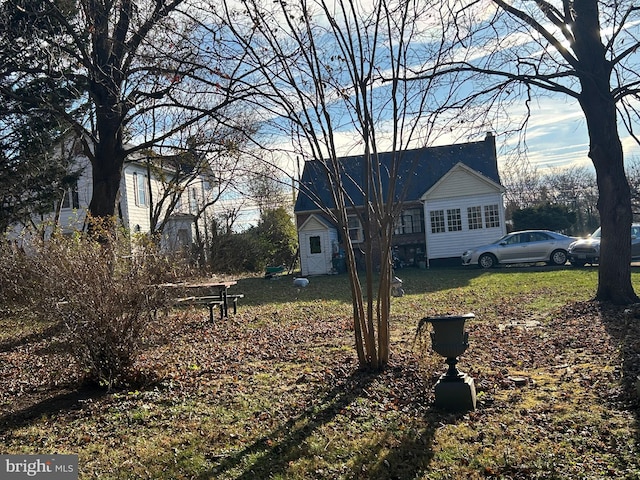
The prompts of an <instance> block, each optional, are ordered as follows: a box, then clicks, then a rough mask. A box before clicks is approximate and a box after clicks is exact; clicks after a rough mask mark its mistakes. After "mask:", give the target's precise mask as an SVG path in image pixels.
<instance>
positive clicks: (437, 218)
mask: <svg viewBox="0 0 640 480" xmlns="http://www.w3.org/2000/svg"><path fill="white" fill-rule="evenodd" d="M429 220H430V221H431V233H444V232H445V224H444V210H431V211H429Z"/></svg>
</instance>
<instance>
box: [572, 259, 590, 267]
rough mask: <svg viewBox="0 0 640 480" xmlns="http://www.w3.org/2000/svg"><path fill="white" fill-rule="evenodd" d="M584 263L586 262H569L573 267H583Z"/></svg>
mask: <svg viewBox="0 0 640 480" xmlns="http://www.w3.org/2000/svg"><path fill="white" fill-rule="evenodd" d="M586 263H587V262H585V261H584V260H573V261H572V262H571V265H573V266H574V267H584V266H585V265H586Z"/></svg>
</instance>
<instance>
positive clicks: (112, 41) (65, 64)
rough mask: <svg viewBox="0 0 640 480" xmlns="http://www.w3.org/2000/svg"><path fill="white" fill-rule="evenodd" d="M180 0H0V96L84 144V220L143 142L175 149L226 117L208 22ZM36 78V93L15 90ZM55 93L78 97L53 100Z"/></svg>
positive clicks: (229, 93)
mask: <svg viewBox="0 0 640 480" xmlns="http://www.w3.org/2000/svg"><path fill="white" fill-rule="evenodd" d="M202 7H203V4H202V3H200V2H191V1H190V0H120V1H116V2H114V1H111V0H71V1H68V0H7V1H5V2H2V5H0V25H2V31H3V38H2V40H0V41H1V42H2V49H1V52H2V58H0V71H3V72H9V75H8V77H6V78H5V81H4V82H2V83H1V84H0V96H1V97H2V98H3V99H10V100H11V101H13V102H20V103H21V104H22V105H23V106H24V109H28V110H29V111H30V112H32V113H33V114H35V115H37V114H38V112H40V113H41V114H43V115H46V116H47V117H53V118H58V119H60V120H61V121H64V122H65V123H66V124H67V125H70V128H72V129H73V131H74V132H75V135H76V136H77V137H78V138H80V139H81V140H82V141H83V142H84V153H85V154H86V155H87V156H88V158H89V159H90V161H91V165H92V172H93V197H92V199H91V203H90V206H89V212H90V214H91V215H92V216H94V217H114V216H115V214H116V203H117V199H118V194H119V187H120V180H121V175H122V168H123V165H124V163H125V161H127V159H128V158H130V156H131V155H132V154H134V153H136V152H143V151H145V150H148V149H150V148H153V149H154V150H155V151H156V152H158V153H159V154H164V151H165V149H169V151H171V152H173V153H175V149H176V148H180V145H184V144H185V142H184V139H186V138H193V137H198V136H205V137H206V136H207V133H208V131H209V130H210V128H211V124H212V122H216V121H225V120H226V119H228V118H233V119H234V121H235V120H237V119H238V118H241V117H242V116H241V115H239V114H238V113H237V112H233V111H231V104H232V100H233V99H234V98H235V93H237V92H234V91H233V89H234V87H233V85H232V83H233V82H232V80H231V79H232V78H233V71H232V70H231V69H232V68H233V67H230V66H229V64H228V62H226V61H225V59H224V58H223V57H224V56H223V55H222V54H221V51H220V49H219V48H217V47H218V44H217V40H216V38H217V33H216V30H217V28H218V27H217V26H216V25H215V23H213V22H212V21H211V20H212V19H211V16H210V15H208V14H207V13H206V12H204V11H203V10H202ZM34 79H37V80H38V81H39V82H41V83H42V85H43V88H42V89H40V90H34V89H27V88H24V87H25V85H28V84H30V83H32V82H33V81H34ZM54 89H63V90H65V91H67V92H68V94H67V95H66V96H68V97H73V98H77V99H78V100H77V101H75V102H73V103H69V102H59V101H56V96H52V95H48V92H49V91H51V90H54Z"/></svg>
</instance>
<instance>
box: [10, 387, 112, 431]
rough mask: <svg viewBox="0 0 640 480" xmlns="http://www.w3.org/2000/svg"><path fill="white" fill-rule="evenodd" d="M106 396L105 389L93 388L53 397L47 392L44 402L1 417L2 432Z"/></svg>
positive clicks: (83, 388)
mask: <svg viewBox="0 0 640 480" xmlns="http://www.w3.org/2000/svg"><path fill="white" fill-rule="evenodd" d="M105 395H107V391H106V390H105V389H103V388H98V387H93V386H87V387H82V388H79V389H74V390H62V391H60V393H58V394H57V395H53V396H52V395H51V392H50V391H46V392H44V393H43V396H45V398H43V399H42V400H40V401H36V402H35V403H31V404H29V405H25V406H23V407H22V408H19V409H18V410H14V411H12V412H10V413H7V414H6V415H3V416H0V432H2V434H6V433H7V432H9V431H11V430H17V429H19V428H22V427H25V426H28V425H30V424H31V423H32V422H37V421H39V420H40V418H41V417H42V416H43V415H47V416H48V415H54V414H56V413H60V412H69V411H71V410H76V409H80V408H82V402H83V401H87V400H97V399H99V398H101V397H104V396H105Z"/></svg>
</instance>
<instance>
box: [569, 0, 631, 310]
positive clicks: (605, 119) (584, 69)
mask: <svg viewBox="0 0 640 480" xmlns="http://www.w3.org/2000/svg"><path fill="white" fill-rule="evenodd" d="M574 8H575V12H576V15H575V25H574V28H573V32H574V36H575V45H574V49H575V52H576V56H577V58H578V60H579V62H580V63H579V65H580V68H579V69H577V74H578V78H579V79H580V84H581V86H582V92H581V93H580V96H579V98H578V99H579V101H580V106H581V107H582V110H583V111H584V114H585V119H586V121H587V128H588V130H589V140H590V145H589V157H590V158H591V160H592V161H593V165H594V167H595V169H596V177H597V183H598V190H599V193H600V198H599V200H598V210H599V212H600V223H601V227H602V236H601V239H602V240H601V244H600V266H599V279H598V291H597V293H596V299H597V300H601V301H609V302H612V303H617V304H628V303H633V302H637V301H638V297H637V295H636V294H635V292H634V290H633V286H632V284H631V266H630V260H631V233H630V232H631V222H632V218H633V215H632V212H631V191H630V189H629V183H628V182H627V177H626V174H625V171H624V154H623V151H622V144H621V142H620V134H619V132H618V126H617V111H616V103H615V99H614V96H613V93H612V91H611V86H610V78H611V68H612V64H611V62H609V61H608V60H607V58H606V50H605V46H604V45H603V43H602V40H601V39H600V23H599V11H598V2H597V1H596V0H576V1H575V2H574Z"/></svg>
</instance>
